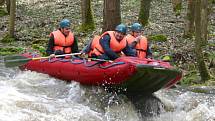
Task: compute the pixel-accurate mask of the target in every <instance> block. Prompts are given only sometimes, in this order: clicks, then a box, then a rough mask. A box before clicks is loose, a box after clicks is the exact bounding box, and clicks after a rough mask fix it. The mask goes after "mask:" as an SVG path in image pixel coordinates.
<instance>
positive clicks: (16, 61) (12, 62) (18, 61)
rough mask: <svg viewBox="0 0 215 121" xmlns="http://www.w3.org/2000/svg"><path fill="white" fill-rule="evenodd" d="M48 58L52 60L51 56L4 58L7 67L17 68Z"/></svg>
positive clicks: (14, 56)
mask: <svg viewBox="0 0 215 121" xmlns="http://www.w3.org/2000/svg"><path fill="white" fill-rule="evenodd" d="M80 54H81V53H71V54H63V55H56V56H55V57H64V56H72V55H80ZM47 58H50V56H47V57H37V58H27V57H24V56H21V55H13V56H6V57H5V58H4V63H5V67H15V66H21V65H24V64H26V63H27V62H29V61H31V60H40V59H47Z"/></svg>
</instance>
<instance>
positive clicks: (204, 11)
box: [201, 0, 209, 46]
mask: <svg viewBox="0 0 215 121" xmlns="http://www.w3.org/2000/svg"><path fill="white" fill-rule="evenodd" d="M208 15H209V8H208V0H202V4H201V17H202V19H201V23H202V28H201V30H202V39H203V40H202V45H203V46H205V45H206V44H207V40H208V20H209V18H208Z"/></svg>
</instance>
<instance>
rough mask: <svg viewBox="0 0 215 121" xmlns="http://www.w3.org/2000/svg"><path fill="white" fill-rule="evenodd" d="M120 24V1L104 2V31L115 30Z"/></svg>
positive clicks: (105, 0) (107, 0)
mask: <svg viewBox="0 0 215 121" xmlns="http://www.w3.org/2000/svg"><path fill="white" fill-rule="evenodd" d="M120 23H121V11H120V0H104V11H103V27H102V31H103V32H104V31H108V30H114V29H115V27H116V26H117V25H118V24H120Z"/></svg>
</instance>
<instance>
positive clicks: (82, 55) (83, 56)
mask: <svg viewBox="0 0 215 121" xmlns="http://www.w3.org/2000/svg"><path fill="white" fill-rule="evenodd" d="M79 57H81V58H88V54H86V53H81V54H80V55H79Z"/></svg>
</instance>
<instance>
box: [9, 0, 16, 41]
mask: <svg viewBox="0 0 215 121" xmlns="http://www.w3.org/2000/svg"><path fill="white" fill-rule="evenodd" d="M10 2H11V6H10V18H9V35H10V36H11V37H14V29H15V17H16V0H10Z"/></svg>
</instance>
